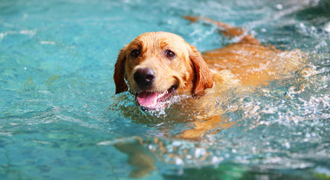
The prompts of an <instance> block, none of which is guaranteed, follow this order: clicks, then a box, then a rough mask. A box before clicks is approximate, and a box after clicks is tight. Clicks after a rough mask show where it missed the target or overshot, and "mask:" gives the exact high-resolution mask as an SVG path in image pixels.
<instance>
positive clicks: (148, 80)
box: [134, 68, 156, 90]
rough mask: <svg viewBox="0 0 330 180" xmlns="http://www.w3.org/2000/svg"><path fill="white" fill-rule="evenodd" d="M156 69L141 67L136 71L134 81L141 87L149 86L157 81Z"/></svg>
mask: <svg viewBox="0 0 330 180" xmlns="http://www.w3.org/2000/svg"><path fill="white" fill-rule="evenodd" d="M155 78H156V76H155V71H154V70H153V69H151V68H141V69H138V70H136V72H135V73H134V81H135V82H136V84H137V85H138V87H139V88H140V89H143V90H145V89H147V88H149V87H150V86H151V85H152V83H153V82H154V81H155Z"/></svg>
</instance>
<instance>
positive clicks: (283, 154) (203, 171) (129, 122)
mask: <svg viewBox="0 0 330 180" xmlns="http://www.w3.org/2000/svg"><path fill="white" fill-rule="evenodd" d="M329 4H330V2H329V1H326V0H324V1H321V0H272V1H270V0H268V1H263V0H248V1H239V0H234V1H225V0H193V1H164V0H160V1H152V0H145V1H144V0H124V1H110V0H95V1H88V0H65V1H64V0H63V1H62V0H48V1H40V0H30V1H24V0H11V1H6V0H0V178H1V179H126V178H127V176H128V174H129V173H130V171H131V170H132V168H133V167H131V166H130V165H129V164H128V163H127V155H126V154H124V153H122V152H120V151H118V150H117V149H115V148H114V147H113V146H112V145H113V142H117V141H126V140H127V141H130V140H131V139H132V137H134V136H139V137H141V138H142V139H144V140H145V141H146V142H149V143H146V144H145V148H146V149H156V152H155V156H157V162H156V166H157V170H156V171H154V172H153V173H152V174H151V175H149V176H147V177H145V179H203V178H204V179H219V178H227V179H292V178H295V179H329V178H330V133H329V130H330V124H329V118H330V91H329V90H330V89H329V85H330V81H329V76H330V48H329V44H330V5H329ZM185 15H193V16H204V17H210V18H213V19H215V20H218V21H222V22H225V23H228V24H232V25H235V26H242V27H244V28H246V29H247V30H248V31H249V32H250V33H252V34H254V35H255V36H256V37H257V38H258V39H259V40H260V41H261V42H262V43H264V44H272V45H274V46H275V47H277V48H279V49H282V50H294V49H300V50H301V51H302V52H304V53H306V54H308V55H306V58H307V60H308V66H310V67H311V68H313V69H315V70H317V72H318V74H317V75H315V76H311V77H310V78H308V79H302V78H301V77H297V76H295V77H293V78H291V79H285V80H280V81H276V82H272V83H270V85H268V86H266V87H263V88H260V89H258V91H256V92H254V93H251V94H246V95H243V96H240V97H235V95H234V94H233V95H232V97H231V98H230V100H228V101H227V102H224V103H223V104H222V105H223V107H224V109H225V112H226V114H225V115H226V116H227V117H228V118H229V120H230V121H235V122H237V124H236V125H235V126H234V127H232V128H230V129H226V130H222V131H220V132H218V133H217V134H214V135H212V136H210V140H209V141H200V142H190V141H185V140H180V139H168V138H165V137H164V136H163V135H162V132H161V131H160V130H159V126H166V125H164V124H166V122H162V118H159V119H160V120H159V121H157V122H151V121H152V119H155V118H154V117H153V118H151V119H148V117H146V122H147V123H139V122H136V121H135V120H134V119H132V118H127V117H125V116H123V115H122V112H120V111H116V110H113V109H109V106H111V105H113V104H115V103H118V101H117V100H118V99H122V102H120V103H119V105H118V106H125V107H126V106H127V107H129V108H135V109H136V108H137V107H135V105H134V104H133V103H132V99H133V97H131V96H130V95H129V94H127V93H126V94H125V93H124V94H121V95H118V96H119V98H118V96H114V93H115V86H114V82H113V79H112V76H113V68H114V63H115V62H116V58H117V54H118V52H119V50H120V49H121V48H122V47H123V46H124V45H125V44H128V43H129V42H130V41H131V40H133V39H134V38H135V37H136V36H137V35H139V34H141V33H143V32H148V31H168V32H173V33H176V34H178V35H180V36H182V37H183V38H184V39H185V40H186V41H187V42H189V43H191V44H192V45H195V46H196V47H197V48H198V49H199V50H200V51H206V50H211V49H215V48H219V47H221V46H222V40H223V37H222V36H221V35H219V34H218V33H217V28H216V27H215V26H213V25H205V24H204V23H201V22H199V23H196V24H190V23H189V22H187V21H186V20H184V19H182V16H185ZM301 84H304V86H305V90H304V91H302V92H301V91H299V90H300V85H301ZM151 116H152V115H151ZM156 119H157V118H156ZM148 122H149V123H148ZM169 124H170V123H169ZM173 126H174V130H173V131H172V133H173V134H175V133H177V132H179V131H180V129H182V128H184V126H185V124H179V125H173ZM153 137H158V138H159V139H160V141H162V142H163V144H165V147H166V148H167V149H168V151H167V152H168V153H171V154H176V155H177V156H175V158H174V159H173V158H172V157H173V156H169V154H166V153H165V154H161V155H159V154H157V148H159V147H158V144H157V143H154V142H153V141H151V139H152V138H153ZM182 152H184V153H182Z"/></svg>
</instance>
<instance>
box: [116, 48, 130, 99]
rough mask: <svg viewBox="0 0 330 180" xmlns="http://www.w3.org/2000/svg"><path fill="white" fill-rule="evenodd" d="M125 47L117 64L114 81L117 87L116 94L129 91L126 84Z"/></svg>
mask: <svg viewBox="0 0 330 180" xmlns="http://www.w3.org/2000/svg"><path fill="white" fill-rule="evenodd" d="M125 61H126V54H125V47H124V48H123V49H122V50H120V52H119V55H118V58H117V62H116V64H115V73H114V74H113V79H114V81H115V85H116V94H118V93H121V92H124V91H127V90H128V87H127V84H126V82H125Z"/></svg>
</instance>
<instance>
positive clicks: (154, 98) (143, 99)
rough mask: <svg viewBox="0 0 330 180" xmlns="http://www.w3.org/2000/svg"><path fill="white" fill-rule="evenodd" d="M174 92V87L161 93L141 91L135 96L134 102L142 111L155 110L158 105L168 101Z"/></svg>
mask: <svg viewBox="0 0 330 180" xmlns="http://www.w3.org/2000/svg"><path fill="white" fill-rule="evenodd" d="M175 90H176V86H172V87H170V88H169V89H168V90H166V91H165V92H162V93H159V92H150V91H143V92H140V93H138V94H137V97H136V100H137V102H138V103H139V105H140V106H141V107H142V108H144V109H157V108H159V106H158V104H159V103H160V102H163V101H166V100H167V99H169V98H170V97H171V96H172V94H173V93H174V92H175Z"/></svg>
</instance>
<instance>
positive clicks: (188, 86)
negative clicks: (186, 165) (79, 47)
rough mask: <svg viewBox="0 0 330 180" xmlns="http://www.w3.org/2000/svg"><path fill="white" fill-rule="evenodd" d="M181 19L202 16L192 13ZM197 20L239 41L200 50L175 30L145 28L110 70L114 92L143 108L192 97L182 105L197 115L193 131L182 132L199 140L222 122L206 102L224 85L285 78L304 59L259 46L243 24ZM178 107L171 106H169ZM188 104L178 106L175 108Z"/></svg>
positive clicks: (241, 85)
mask: <svg viewBox="0 0 330 180" xmlns="http://www.w3.org/2000/svg"><path fill="white" fill-rule="evenodd" d="M185 19H187V20H190V21H191V22H196V21H198V20H201V19H200V18H198V17H191V16H186V17H185ZM202 20H204V21H205V22H207V23H212V24H215V25H217V26H218V27H219V31H220V32H221V33H222V34H224V35H225V36H227V37H229V38H232V37H238V39H239V40H238V42H236V43H233V44H230V45H228V46H226V47H223V48H219V49H215V50H211V51H207V52H204V53H203V54H201V53H200V52H199V51H198V50H197V48H196V47H194V46H192V45H190V44H188V43H187V42H186V41H185V40H184V39H183V38H181V37H180V36H178V35H175V34H172V33H168V32H147V33H143V34H141V35H139V36H138V37H136V38H135V39H134V40H133V41H132V42H131V43H129V44H128V45H126V46H125V47H124V48H123V49H122V50H120V53H119V55H118V59H117V62H116V64H115V71H114V82H115V85H116V94H118V93H121V92H125V91H129V92H130V93H131V94H133V95H134V96H135V97H136V98H135V99H136V102H137V104H138V105H139V106H140V107H141V108H142V109H143V110H155V109H162V108H166V107H167V106H169V104H170V103H169V101H168V100H169V99H171V97H173V96H174V95H179V96H186V97H187V96H188V97H192V98H189V99H188V100H186V101H185V104H190V105H191V106H193V107H195V108H193V107H189V108H193V111H198V112H200V113H199V114H202V115H199V117H197V116H196V117H194V118H195V122H194V123H195V128H194V129H193V130H189V133H188V132H187V131H186V132H184V133H182V134H181V137H182V138H186V139H199V138H201V137H202V136H203V135H204V134H205V132H207V131H209V130H210V129H212V127H216V124H218V123H219V121H222V120H219V112H220V113H221V110H217V114H216V115H214V114H212V113H210V112H211V111H212V109H214V107H211V106H210V104H212V103H214V102H213V101H214V99H215V98H216V97H219V96H221V92H223V91H224V90H226V89H228V88H229V87H239V88H241V89H245V90H246V89H250V90H251V89H253V88H251V87H257V86H262V85H266V84H267V83H268V82H270V81H272V80H275V79H279V78H284V76H287V75H289V74H290V73H292V72H294V71H296V70H298V69H299V68H300V67H301V66H302V64H303V58H302V57H301V53H300V51H281V50H278V49H276V48H274V47H273V46H264V45H262V44H261V43H260V42H259V41H258V40H257V39H256V38H254V37H253V36H252V35H249V34H247V33H246V30H244V29H241V28H236V27H232V26H230V25H227V24H225V23H222V22H217V21H214V20H211V19H209V18H203V19H202ZM200 97H203V98H200ZM183 102H184V101H183ZM181 107H182V105H180V106H175V105H174V106H173V105H172V108H174V109H175V108H176V109H178V108H179V109H180V108H181ZM185 107H187V105H185ZM189 108H185V109H182V108H181V109H180V113H182V112H187V111H188V110H187V109H189ZM188 113H189V112H188ZM183 114H185V113H183ZM201 116H202V117H201ZM213 116H215V117H213ZM205 119H208V121H204V120H205ZM209 119H211V120H209ZM199 120H200V121H203V123H199V122H200V121H199ZM197 129H198V130H197ZM193 131H195V132H193Z"/></svg>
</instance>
